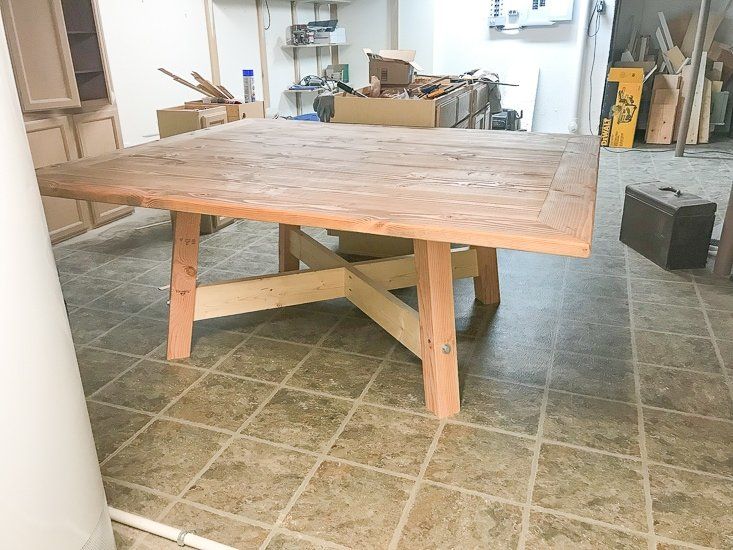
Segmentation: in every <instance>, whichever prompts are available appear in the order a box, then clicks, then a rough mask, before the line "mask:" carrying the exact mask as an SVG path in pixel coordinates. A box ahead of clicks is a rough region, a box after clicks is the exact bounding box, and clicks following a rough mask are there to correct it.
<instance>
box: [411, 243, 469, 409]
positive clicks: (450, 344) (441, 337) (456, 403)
mask: <svg viewBox="0 0 733 550" xmlns="http://www.w3.org/2000/svg"><path fill="white" fill-rule="evenodd" d="M450 254H451V251H450V244H449V243H439V242H428V241H420V240H416V241H415V267H416V269H417V279H418V283H417V298H418V312H419V317H420V341H421V348H422V354H421V357H422V365H423V383H424V385H425V404H426V406H427V408H428V409H429V410H430V411H432V412H433V413H435V414H436V415H437V416H438V417H439V418H445V417H448V416H451V415H453V414H456V413H457V412H458V411H459V410H460V407H461V403H460V397H459V390H458V354H457V349H456V325H455V310H454V305H453V278H452V276H451V259H450V258H451V256H450Z"/></svg>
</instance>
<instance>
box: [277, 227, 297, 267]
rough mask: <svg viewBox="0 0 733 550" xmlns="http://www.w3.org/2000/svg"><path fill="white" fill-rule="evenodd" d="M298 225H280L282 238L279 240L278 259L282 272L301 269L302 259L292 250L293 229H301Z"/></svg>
mask: <svg viewBox="0 0 733 550" xmlns="http://www.w3.org/2000/svg"><path fill="white" fill-rule="evenodd" d="M299 229H300V227H298V226H297V225H284V224H280V226H279V235H280V239H279V241H278V260H279V262H278V263H279V268H280V273H283V272H285V271H297V270H299V269H300V260H299V259H298V257H297V256H294V255H293V253H292V252H291V251H290V235H291V230H295V231H297V230H299Z"/></svg>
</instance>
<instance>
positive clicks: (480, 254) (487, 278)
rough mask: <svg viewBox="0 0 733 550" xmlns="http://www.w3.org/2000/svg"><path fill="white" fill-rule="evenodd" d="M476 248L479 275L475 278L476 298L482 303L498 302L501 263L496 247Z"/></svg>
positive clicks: (499, 297)
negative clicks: (497, 258)
mask: <svg viewBox="0 0 733 550" xmlns="http://www.w3.org/2000/svg"><path fill="white" fill-rule="evenodd" d="M472 248H473V249H474V250H476V259H477V261H478V277H474V279H473V288H474V290H475V292H476V299H477V300H478V301H479V302H481V303H482V304H486V305H490V304H498V303H499V301H500V299H501V295H500V293H499V263H498V262H497V260H496V248H482V247H478V246H476V247H472Z"/></svg>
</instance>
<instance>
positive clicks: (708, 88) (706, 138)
mask: <svg viewBox="0 0 733 550" xmlns="http://www.w3.org/2000/svg"><path fill="white" fill-rule="evenodd" d="M712 88H713V84H712V82H711V81H710V80H708V79H707V78H706V79H705V85H704V86H703V92H702V103H701V105H700V125H699V128H698V134H697V140H698V143H710V109H711V108H712V106H713V92H712Z"/></svg>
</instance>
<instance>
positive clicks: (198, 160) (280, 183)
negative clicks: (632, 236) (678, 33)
mask: <svg viewBox="0 0 733 550" xmlns="http://www.w3.org/2000/svg"><path fill="white" fill-rule="evenodd" d="M598 158H599V139H598V138H597V137H591V136H567V135H544V134H533V133H520V132H501V131H497V132H490V131H475V130H458V129H433V128H430V129H414V128H392V127H379V126H360V125H346V124H321V123H314V122H294V121H284V120H257V119H248V120H243V121H240V122H236V123H232V124H227V125H223V126H219V127H214V128H209V129H205V130H200V131H197V132H192V133H189V134H183V135H179V136H173V137H170V138H167V139H163V140H160V141H157V142H153V143H147V144H143V145H139V146H137V147H132V148H129V149H126V150H124V151H119V152H115V153H112V154H109V155H105V156H101V157H95V158H92V159H84V160H81V161H75V162H70V163H66V164H63V165H55V166H51V167H47V168H43V169H41V170H39V171H38V181H39V185H40V188H41V192H42V194H44V195H47V196H54V197H64V198H74V199H85V200H94V201H99V202H108V203H114V204H129V205H133V206H141V207H149V208H161V209H167V210H173V211H179V212H191V213H196V214H213V215H221V216H231V217H235V218H247V219H251V220H258V221H266V222H277V223H281V224H290V225H294V226H297V225H306V226H316V227H323V228H327V229H338V230H346V231H356V232H361V233H369V234H375V235H388V236H395V237H405V238H411V239H422V240H427V241H436V242H458V243H463V244H467V245H474V246H481V247H490V248H511V249H518V250H526V251H532V252H545V253H552V254H561V255H568V256H577V257H587V256H589V255H590V243H591V238H592V230H593V217H594V210H595V196H596V182H597V177H598Z"/></svg>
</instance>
